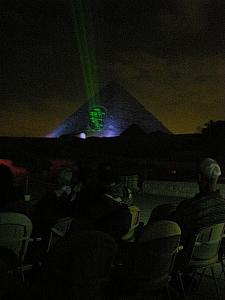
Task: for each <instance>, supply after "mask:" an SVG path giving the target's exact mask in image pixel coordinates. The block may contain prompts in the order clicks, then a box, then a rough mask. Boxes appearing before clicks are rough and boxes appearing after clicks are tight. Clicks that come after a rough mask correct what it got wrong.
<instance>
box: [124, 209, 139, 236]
mask: <svg viewBox="0 0 225 300" xmlns="http://www.w3.org/2000/svg"><path fill="white" fill-rule="evenodd" d="M129 211H130V213H131V215H132V218H131V225H130V229H129V231H128V233H126V234H125V235H124V236H123V237H122V240H124V241H128V240H132V239H133V237H134V234H135V229H136V228H137V227H138V225H139V221H140V208H138V207H137V206H129Z"/></svg>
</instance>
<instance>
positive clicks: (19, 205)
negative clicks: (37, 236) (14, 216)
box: [0, 164, 33, 220]
mask: <svg viewBox="0 0 225 300" xmlns="http://www.w3.org/2000/svg"><path fill="white" fill-rule="evenodd" d="M0 211H1V212H6V211H8V212H17V213H21V214H24V215H26V216H28V217H29V218H30V219H31V220H32V219H33V206H32V204H31V203H29V202H26V201H25V200H24V193H23V187H15V186H14V175H13V173H12V171H11V169H10V168H9V167H8V166H6V165H4V164H1V165H0Z"/></svg>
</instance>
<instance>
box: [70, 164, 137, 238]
mask: <svg viewBox="0 0 225 300" xmlns="http://www.w3.org/2000/svg"><path fill="white" fill-rule="evenodd" d="M104 167H105V165H104V166H103V165H102V164H100V165H99V166H98V168H97V170H95V172H93V174H92V177H93V182H94V183H95V184H93V182H92V180H91V179H88V180H87V181H86V186H85V189H83V190H82V191H81V193H80V194H79V196H78V199H77V200H78V201H77V202H76V205H77V206H76V209H75V210H74V212H75V215H74V216H75V217H74V222H77V220H78V219H79V220H80V222H82V221H83V222H84V223H85V222H86V226H87V227H86V228H92V229H96V230H100V231H104V232H106V233H109V234H111V236H113V237H114V238H115V239H116V240H119V239H120V238H121V237H122V236H123V235H125V234H126V233H127V232H128V231H129V228H130V224H131V213H130V211H129V208H128V205H127V204H125V203H123V202H122V201H118V199H117V197H116V198H115V199H114V197H112V196H111V195H109V194H108V193H106V192H108V189H107V187H106V183H107V184H110V181H111V178H112V177H111V176H112V174H111V170H110V171H108V169H107V168H106V169H105V168H104ZM109 179H110V180H109Z"/></svg>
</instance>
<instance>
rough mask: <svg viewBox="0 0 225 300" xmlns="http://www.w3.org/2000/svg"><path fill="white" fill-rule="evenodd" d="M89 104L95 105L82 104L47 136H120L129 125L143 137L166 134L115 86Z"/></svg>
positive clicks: (161, 125) (149, 115)
mask: <svg viewBox="0 0 225 300" xmlns="http://www.w3.org/2000/svg"><path fill="white" fill-rule="evenodd" d="M91 102H92V103H93V102H94V103H98V104H97V105H95V106H93V107H91V108H89V103H85V104H84V105H82V106H81V107H80V108H79V109H78V110H77V111H76V112H74V113H73V114H72V115H71V116H69V117H68V118H67V119H66V120H65V121H64V122H63V123H62V124H61V125H59V126H58V127H57V128H56V129H55V130H54V131H53V132H51V133H50V134H49V135H48V136H49V137H59V136H61V135H78V134H79V133H85V135H87V136H96V137H113V136H119V135H120V134H121V133H122V132H123V131H125V130H126V129H127V128H128V127H130V126H131V125H132V124H136V125H138V126H139V127H140V128H141V129H142V130H143V131H145V132H146V133H150V132H153V131H162V132H166V133H169V130H168V129H167V128H166V127H165V126H164V125H163V124H162V123H161V122H160V121H159V120H158V119H156V118H155V117H154V116H153V115H152V114H151V113H150V112H148V111H147V110H146V109H145V108H144V106H143V105H141V104H140V103H139V102H138V101H137V100H136V99H135V98H134V97H132V96H131V95H130V94H129V93H128V92H127V91H126V90H125V89H123V88H122V87H121V86H119V85H118V84H115V83H110V84H108V85H107V86H105V87H104V88H103V89H102V90H101V91H100V93H99V94H98V95H96V97H95V99H94V101H93V99H92V101H91Z"/></svg>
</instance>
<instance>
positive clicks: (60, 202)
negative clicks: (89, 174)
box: [36, 167, 83, 234]
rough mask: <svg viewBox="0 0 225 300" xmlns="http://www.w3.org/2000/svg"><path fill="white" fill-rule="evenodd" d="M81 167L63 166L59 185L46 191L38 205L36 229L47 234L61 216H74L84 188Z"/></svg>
mask: <svg viewBox="0 0 225 300" xmlns="http://www.w3.org/2000/svg"><path fill="white" fill-rule="evenodd" d="M79 172H80V171H79V168H78V167H74V168H69V167H66V168H63V169H61V170H60V171H59V173H58V177H57V181H58V187H57V188H56V189H55V190H53V191H49V192H47V193H46V195H45V196H44V198H43V199H42V200H41V201H39V203H38V204H37V205H36V230H37V231H38V232H39V233H40V234H45V233H46V232H48V231H49V229H50V227H51V226H52V225H54V224H55V223H56V221H57V220H58V219H60V218H64V217H73V211H74V203H75V202H76V200H77V195H78V194H79V192H80V191H81V190H82V188H83V183H82V181H81V180H80V174H79Z"/></svg>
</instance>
